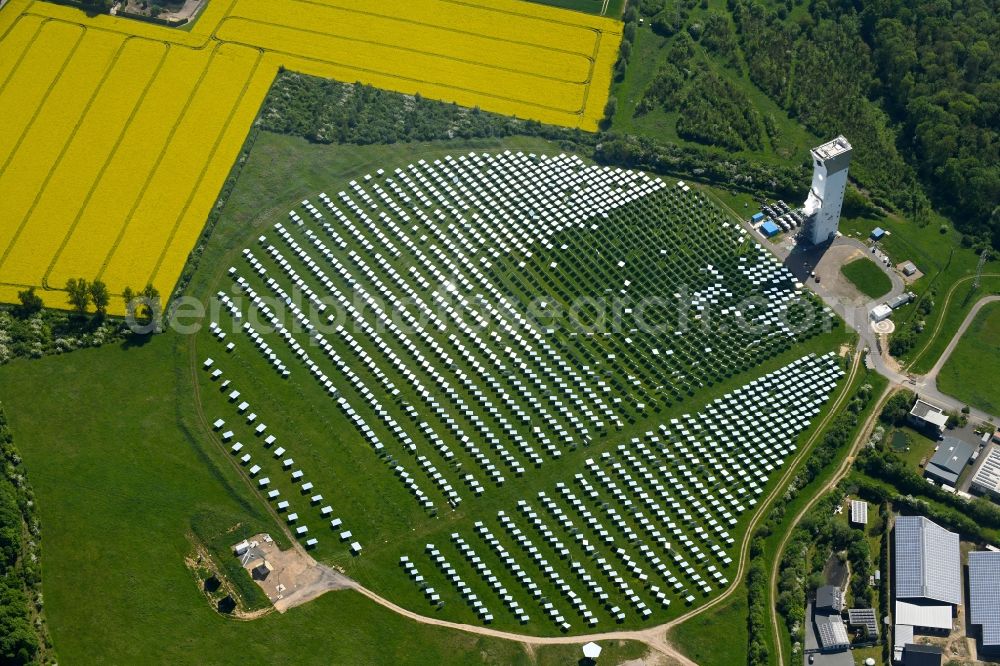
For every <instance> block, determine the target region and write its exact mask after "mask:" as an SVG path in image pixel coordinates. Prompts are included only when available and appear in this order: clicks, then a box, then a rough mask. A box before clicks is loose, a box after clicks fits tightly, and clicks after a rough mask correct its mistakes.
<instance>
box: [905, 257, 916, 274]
mask: <svg viewBox="0 0 1000 666" xmlns="http://www.w3.org/2000/svg"><path fill="white" fill-rule="evenodd" d="M916 273H917V266H916V265H915V264H914V263H913V262H912V261H907V262H906V263H904V264H903V275H905V276H906V277H910V276H911V275H915V274H916Z"/></svg>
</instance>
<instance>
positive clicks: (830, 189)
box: [803, 136, 851, 245]
mask: <svg viewBox="0 0 1000 666" xmlns="http://www.w3.org/2000/svg"><path fill="white" fill-rule="evenodd" d="M809 152H810V154H811V155H812V159H813V179H812V186H810V188H809V196H808V197H806V203H805V206H803V212H804V213H805V215H806V223H805V237H806V239H807V240H809V242H811V243H812V244H813V245H819V244H821V243H825V242H827V241H828V240H830V239H831V238H833V236H834V235H835V234H836V233H837V225H838V224H840V209H841V207H842V206H843V204H844V192H845V191H846V190H847V167H848V166H850V164H851V144H849V143H848V142H847V139H845V138H844V137H843V136H838V137H837V138H836V139H833V140H832V141H828V142H826V143H824V144H823V145H822V146H818V147H816V148H813V149H812V150H811V151H809Z"/></svg>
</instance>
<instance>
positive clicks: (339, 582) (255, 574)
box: [240, 534, 353, 613]
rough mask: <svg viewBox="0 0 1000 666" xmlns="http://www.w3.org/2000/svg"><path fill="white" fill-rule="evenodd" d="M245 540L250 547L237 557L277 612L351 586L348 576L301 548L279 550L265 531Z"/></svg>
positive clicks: (351, 582)
mask: <svg viewBox="0 0 1000 666" xmlns="http://www.w3.org/2000/svg"><path fill="white" fill-rule="evenodd" d="M248 541H249V542H250V549H249V550H248V551H247V553H246V554H244V555H243V556H241V558H240V560H241V563H242V564H243V568H244V569H246V570H247V573H248V574H250V576H251V577H252V578H253V579H254V580H255V581H256V583H257V585H259V586H260V588H261V589H262V590H263V591H264V594H266V595H267V598H268V599H270V600H271V603H272V604H274V608H275V609H276V610H277V611H278V612H279V613H284V612H285V611H286V610H288V609H289V608H294V607H295V606H299V605H301V604H304V603H306V602H307V601H311V600H312V599H315V598H316V597H318V596H320V595H321V594H324V593H326V592H329V591H331V590H344V589H348V588H350V587H352V586H353V581H351V579H350V578H348V577H347V576H345V575H344V574H342V573H340V572H339V571H337V570H335V569H332V568H330V567H328V566H326V565H324V564H320V563H319V562H317V561H316V560H314V559H313V558H312V557H310V556H309V555H308V554H307V553H305V552H304V551H302V550H299V549H296V548H289V549H288V550H281V549H280V548H278V544H276V543H275V542H274V541H273V540H272V539H271V537H270V536H269V535H267V534H257V535H254V536H253V537H251V538H250V539H248Z"/></svg>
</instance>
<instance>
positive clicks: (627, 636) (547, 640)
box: [352, 350, 861, 666]
mask: <svg viewBox="0 0 1000 666" xmlns="http://www.w3.org/2000/svg"><path fill="white" fill-rule="evenodd" d="M860 368H861V353H860V350H857V353H855V354H854V359H853V363H852V365H851V371H850V373H849V374H848V375H847V377H845V378H844V380H843V385H842V389H841V392H840V395H838V397H837V398H836V400H834V402H833V404H832V405H831V406H830V409H829V410H828V411H827V413H826V416H824V417H823V419H822V420H821V421H820V422H819V425H818V427H817V428H816V430H815V431H813V434H812V435H811V436H810V437H809V439H808V440H806V443H805V444H804V445H803V447H802V452H801V454H800V455H799V456H798V458H797V459H796V463H795V464H793V465H789V467H788V469H787V470H786V471H785V474H784V475H783V476H782V477H781V479H780V480H779V481H778V483H777V484H776V485H775V487H774V489H772V491H771V492H770V494H769V495H768V496H767V498H766V499H765V501H763V502H761V504H760V509H759V510H758V511H757V513H755V514H754V517H753V519H752V520H751V521H750V524H749V525H748V526H747V535H750V534H752V533H753V530H754V529H755V528H756V527H757V526H758V525H759V524H760V521H761V520H762V519H763V518H764V517H765V516H766V514H767V511H768V510H769V509H770V507H771V506H772V504H773V503H774V500H775V499H777V497H778V496H780V494H781V493H783V492H784V491H785V488H786V487H787V485H788V482H789V481H791V478H792V476H793V475H794V474H795V473H796V472H797V471H798V467H799V464H800V463H801V462H803V461H804V460H805V458H806V457H807V456H808V454H809V452H810V451H811V450H812V448H813V446H815V444H816V442H817V440H818V439H819V437H820V436H821V435H822V434H823V432H824V431H825V429H826V427H827V426H828V425H829V424H830V422H831V421H832V420H833V419H834V418H836V416H838V415H839V413H840V409H841V408H842V407H843V406H844V404H845V402H846V401H847V400H848V399H849V398H850V387H851V385H852V384H853V383H854V380H855V379H856V377H857V374H858V371H859V370H860ZM849 467H850V466H849V465H848V469H849ZM749 555H750V539H749V537H748V538H746V539H743V542H742V545H741V547H740V556H739V565H738V567H737V571H736V573H735V574H734V576H733V578H732V581H733V583H732V584H731V585H730V586H729V587H728V588H727V589H726V590H725V591H724V592H723V593H722V594H720V595H719V596H717V597H716V598H714V599H712V600H711V601H709V602H708V603H706V604H705V605H703V606H699V607H698V608H695V609H693V610H691V611H688V612H687V613H685V614H684V615H681V616H679V617H677V618H675V619H673V620H671V621H669V622H666V623H664V624H660V625H657V626H654V627H649V628H648V629H641V630H634V631H609V632H601V633H596V634H586V635H574V636H525V635H521V634H515V633H511V632H504V631H497V630H495V629H489V628H487V627H480V626H475V625H469V624H460V623H455V622H447V621H443V620H438V619H436V618H430V617H427V616H424V615H421V614H419V613H415V612H413V611H409V610H406V609H405V608H402V607H400V606H398V605H396V604H394V603H392V602H391V601H388V600H387V599H385V598H383V597H381V596H379V595H378V594H376V593H374V592H372V591H371V590H368V589H367V588H365V587H364V586H362V585H360V584H359V583H357V582H354V585H353V586H352V587H353V589H355V590H356V591H358V592H359V593H361V594H363V595H364V596H366V597H368V598H369V599H371V600H372V601H375V602H376V603H378V604H379V605H381V606H384V607H385V608H388V609H389V610H392V611H393V612H396V613H399V614H400V615H403V616H404V617H407V618H409V619H411V620H413V621H415V622H420V623H422V624H430V625H435V626H441V627H447V628H451V629H457V630H459V631H465V632H468V633H474V634H479V635H483V636H492V637H494V638H502V639H506V640H511V641H517V642H520V643H525V644H530V645H566V644H577V643H585V642H587V641H602V640H631V641H638V642H641V643H644V644H645V645H647V646H648V647H649V648H650V649H652V650H654V651H656V652H660V653H662V654H664V655H666V656H667V657H670V658H672V659H675V660H677V661H678V662H680V663H681V664H684V665H686V666H694V665H695V662H693V661H691V660H690V659H689V658H688V657H686V656H685V655H684V654H682V653H681V652H679V651H678V650H677V648H676V647H674V646H673V644H672V643H671V642H670V640H669V639H668V638H667V633H668V632H669V631H670V630H671V629H673V628H674V627H676V626H678V625H680V624H681V623H683V622H686V621H688V620H690V619H692V618H694V617H696V616H698V615H701V614H702V613H704V612H706V611H708V610H710V609H711V608H714V607H715V606H717V605H719V604H721V603H723V602H725V601H726V600H727V599H728V598H729V597H730V596H731V595H732V594H734V593H735V592H736V591H737V590H738V589H740V585H741V581H742V579H743V576H744V574H746V569H747V566H748V560H749ZM779 663H780V662H779Z"/></svg>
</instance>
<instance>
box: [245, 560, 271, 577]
mask: <svg viewBox="0 0 1000 666" xmlns="http://www.w3.org/2000/svg"><path fill="white" fill-rule="evenodd" d="M271 571H273V569H272V568H271V563H270V562H268V561H267V560H264V561H263V562H261V563H260V564H258V565H257V566H255V567H254V568H253V570H252V571H251V572H250V575H251V576H253V579H254V580H264V579H266V578H267V577H268V576H269V575H271Z"/></svg>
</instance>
